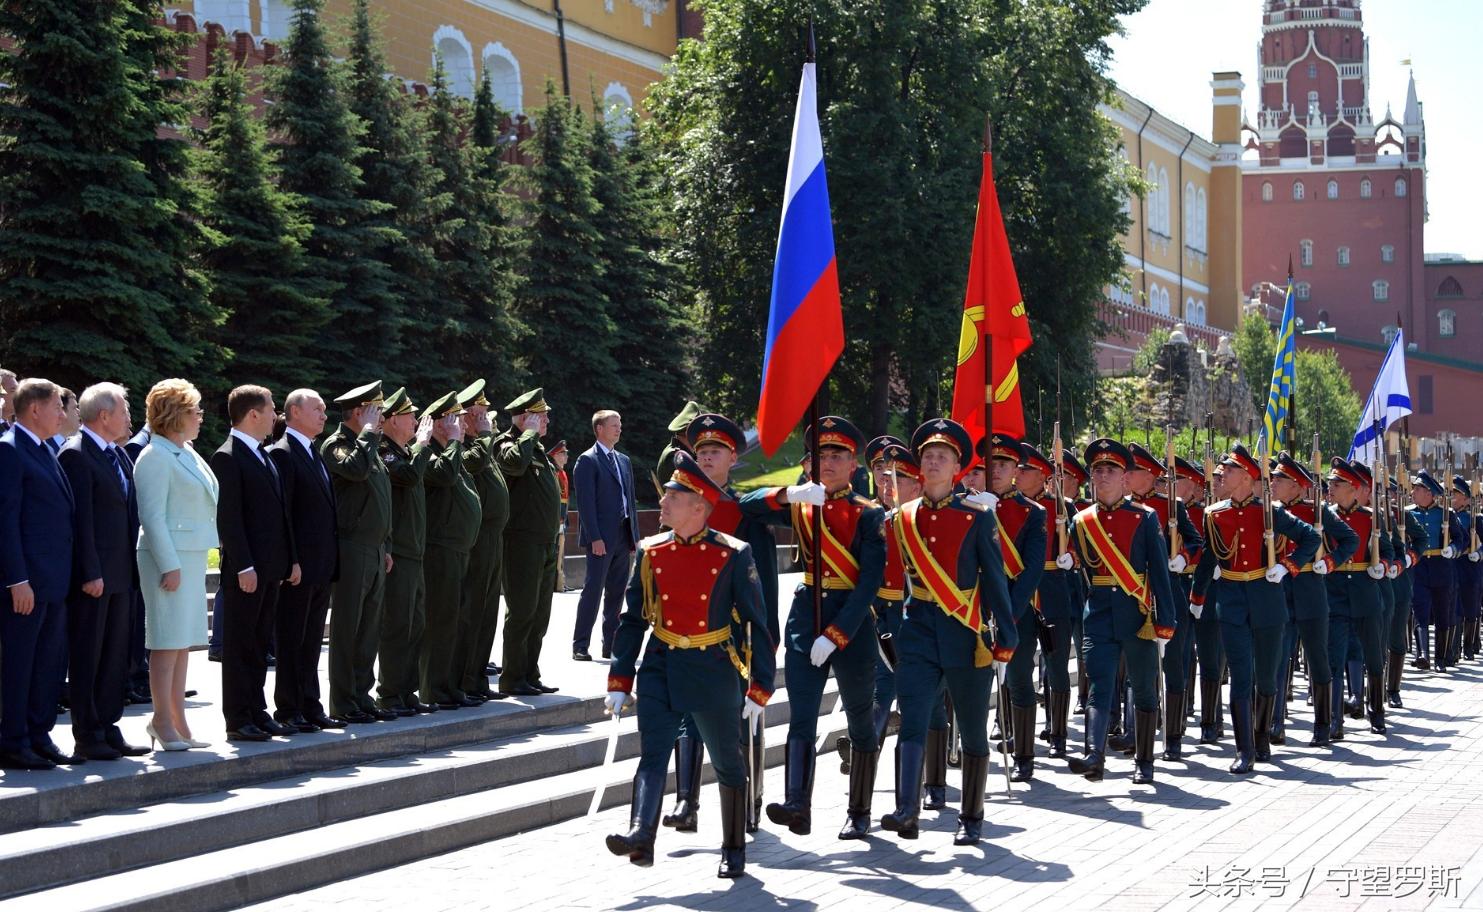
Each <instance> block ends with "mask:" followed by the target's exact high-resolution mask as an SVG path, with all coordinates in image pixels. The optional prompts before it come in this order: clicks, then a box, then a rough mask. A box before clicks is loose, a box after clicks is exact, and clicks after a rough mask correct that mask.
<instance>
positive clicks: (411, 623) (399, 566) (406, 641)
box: [376, 557, 427, 709]
mask: <svg viewBox="0 0 1483 912" xmlns="http://www.w3.org/2000/svg"><path fill="white" fill-rule="evenodd" d="M426 598H427V588H426V586H425V585H424V582H423V577H422V561H420V560H418V559H417V558H414V557H393V563H392V567H391V572H390V573H388V574H387V575H386V599H385V607H384V608H383V609H382V612H381V668H380V671H381V674H380V677H379V679H378V682H377V687H376V696H377V701H376V702H377V703H379V704H380V705H381V708H382V709H397V708H399V707H407V708H411V707H413V706H416V705H417V703H418V702H419V701H418V699H417V688H418V682H419V678H420V674H421V673H420V670H419V667H418V666H419V665H420V663H421V656H422V635H423V631H424V629H425V628H426V626H427V613H426V612H427V604H426Z"/></svg>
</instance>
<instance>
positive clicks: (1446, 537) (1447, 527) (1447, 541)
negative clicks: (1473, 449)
mask: <svg viewBox="0 0 1483 912" xmlns="http://www.w3.org/2000/svg"><path fill="white" fill-rule="evenodd" d="M1444 445H1445V446H1446V450H1447V477H1446V478H1445V479H1443V480H1444V481H1445V482H1446V484H1445V485H1444V489H1445V490H1448V491H1450V490H1451V486H1452V438H1450V437H1448V438H1446V439H1445V440H1444ZM1451 499H1452V498H1451V497H1450V496H1446V497H1443V498H1442V549H1443V550H1446V549H1447V548H1450V547H1452V523H1451V522H1450V521H1449V520H1448V518H1447V513H1448V512H1449V511H1450V510H1451V509H1452V508H1451V506H1450V505H1449V504H1448V501H1450V500H1451Z"/></svg>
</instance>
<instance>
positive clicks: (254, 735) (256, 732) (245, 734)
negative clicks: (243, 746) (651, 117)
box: [227, 722, 273, 741]
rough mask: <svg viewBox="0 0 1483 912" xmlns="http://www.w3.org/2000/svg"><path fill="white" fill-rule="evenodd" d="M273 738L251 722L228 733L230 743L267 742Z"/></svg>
mask: <svg viewBox="0 0 1483 912" xmlns="http://www.w3.org/2000/svg"><path fill="white" fill-rule="evenodd" d="M272 737H273V736H272V735H270V734H268V733H267V732H265V731H263V730H262V729H261V728H258V727H257V726H256V725H253V724H252V723H250V722H249V723H248V724H246V725H244V726H242V727H241V728H236V729H232V730H231V731H229V732H227V740H228V741H267V740H269V739H271V738H272Z"/></svg>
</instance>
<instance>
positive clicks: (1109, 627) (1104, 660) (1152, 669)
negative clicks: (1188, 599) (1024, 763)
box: [1069, 437, 1176, 784]
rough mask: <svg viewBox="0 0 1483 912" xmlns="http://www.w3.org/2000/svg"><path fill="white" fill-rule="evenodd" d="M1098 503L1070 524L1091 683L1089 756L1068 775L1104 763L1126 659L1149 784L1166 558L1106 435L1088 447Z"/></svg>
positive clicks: (1167, 626) (1128, 460) (1154, 522)
mask: <svg viewBox="0 0 1483 912" xmlns="http://www.w3.org/2000/svg"><path fill="white" fill-rule="evenodd" d="M1085 457H1086V464H1087V466H1088V467H1089V468H1090V469H1091V473H1092V493H1093V495H1094V496H1095V498H1096V502H1095V503H1094V504H1092V505H1091V506H1089V507H1086V508H1085V509H1083V510H1081V511H1080V512H1078V513H1077V514H1076V516H1075V518H1074V519H1073V521H1072V532H1073V536H1072V542H1073V543H1074V545H1075V547H1076V554H1077V557H1078V559H1079V561H1080V563H1081V565H1082V566H1084V567H1086V568H1087V572H1088V573H1089V574H1090V575H1091V580H1090V582H1091V590H1090V594H1089V597H1088V599H1087V607H1086V614H1085V618H1084V620H1083V622H1082V624H1083V630H1084V631H1085V634H1084V635H1085V638H1086V645H1085V647H1084V648H1085V655H1086V668H1087V674H1088V675H1089V676H1090V678H1091V692H1090V694H1089V698H1088V703H1087V723H1086V725H1087V727H1086V755H1085V756H1084V757H1073V758H1071V760H1070V763H1069V765H1070V767H1071V771H1072V772H1073V773H1077V774H1078V775H1082V776H1085V777H1086V778H1087V779H1089V780H1092V781H1093V782H1096V781H1100V780H1101V779H1102V775H1103V771H1104V768H1105V765H1106V750H1107V728H1108V724H1109V721H1110V718H1111V711H1112V702H1113V700H1115V699H1118V698H1119V697H1120V695H1119V694H1117V693H1116V692H1115V691H1116V688H1115V686H1114V680H1115V679H1116V677H1117V666H1118V660H1119V659H1126V661H1127V668H1128V679H1129V680H1130V681H1131V682H1132V685H1133V705H1134V707H1135V709H1136V712H1137V718H1136V721H1135V723H1134V743H1135V750H1134V758H1135V759H1134V764H1135V770H1134V774H1133V782H1134V783H1135V784H1143V783H1147V782H1152V781H1153V741H1154V729H1155V727H1156V726H1157V724H1158V722H1157V719H1158V707H1159V694H1158V672H1159V653H1158V646H1157V645H1155V640H1156V639H1157V640H1163V641H1164V642H1166V643H1167V642H1168V641H1169V640H1170V639H1171V638H1172V637H1173V636H1174V625H1175V623H1176V621H1175V617H1176V616H1175V610H1174V609H1175V605H1174V590H1173V589H1172V588H1171V587H1170V583H1169V563H1168V561H1169V555H1168V551H1167V549H1166V548H1165V546H1164V539H1163V536H1162V535H1161V534H1160V533H1159V520H1158V516H1157V515H1156V514H1155V513H1154V512H1153V511H1152V510H1149V509H1147V508H1146V507H1140V506H1138V505H1137V504H1135V503H1133V502H1132V501H1131V500H1130V499H1129V498H1127V497H1125V496H1124V495H1123V490H1124V476H1125V475H1126V473H1127V471H1128V469H1130V468H1131V467H1132V465H1133V456H1132V454H1131V453H1129V452H1128V448H1127V447H1125V446H1123V445H1122V444H1121V443H1118V442H1117V441H1116V440H1111V439H1109V438H1106V437H1102V438H1099V439H1097V440H1094V441H1092V442H1091V444H1089V445H1088V446H1087V448H1086V453H1085Z"/></svg>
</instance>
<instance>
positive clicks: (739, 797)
mask: <svg viewBox="0 0 1483 912" xmlns="http://www.w3.org/2000/svg"><path fill="white" fill-rule="evenodd" d="M746 871H747V790H746V789H734V788H727V787H726V786H724V785H723V786H721V865H720V867H718V868H716V876H717V877H721V878H724V879H726V880H732V879H734V878H737V877H740V876H742V875H743V874H745V873H746Z"/></svg>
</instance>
